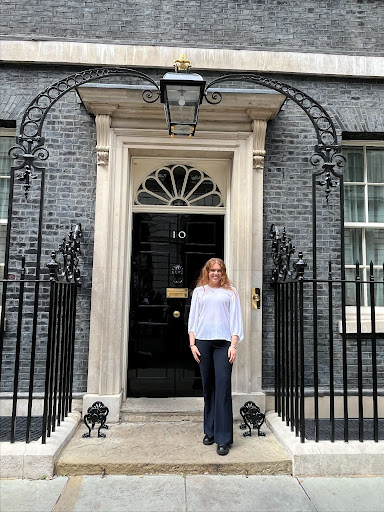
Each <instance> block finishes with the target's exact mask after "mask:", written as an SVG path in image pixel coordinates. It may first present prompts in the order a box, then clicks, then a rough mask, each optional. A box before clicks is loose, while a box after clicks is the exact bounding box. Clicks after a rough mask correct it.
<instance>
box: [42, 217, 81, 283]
mask: <svg viewBox="0 0 384 512" xmlns="http://www.w3.org/2000/svg"><path fill="white" fill-rule="evenodd" d="M82 234H83V232H82V229H81V224H76V226H75V229H72V227H71V229H70V231H69V233H68V239H67V237H64V238H63V242H62V243H61V244H60V245H59V250H58V251H52V253H51V261H50V262H49V263H48V264H47V267H48V269H49V274H50V280H51V281H67V282H68V283H71V282H75V283H76V284H77V285H78V286H80V285H81V278H80V270H79V268H78V264H79V255H80V254H81V250H80V238H81V237H82ZM57 252H58V253H59V254H61V256H62V260H63V263H62V264H61V263H59V262H58V261H57V259H56V258H57Z"/></svg>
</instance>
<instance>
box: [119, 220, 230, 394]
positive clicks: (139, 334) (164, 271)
mask: <svg viewBox="0 0 384 512" xmlns="http://www.w3.org/2000/svg"><path fill="white" fill-rule="evenodd" d="M223 234H224V217H223V216H220V215H177V214H150V213H135V214H134V215H133V243H132V279H131V310H130V333H129V344H128V354H129V355H128V396H148V397H166V396H201V395H202V387H201V379H200V371H199V367H198V364H197V363H196V362H195V361H194V359H193V358H192V356H191V352H190V348H189V342H188V333H187V322H188V315H189V309H190V297H191V292H192V291H193V289H194V287H195V284H196V281H197V278H198V276H199V272H200V269H201V267H202V266H203V264H204V263H205V262H206V261H207V260H208V259H209V258H212V257H214V256H216V257H220V258H222V257H223V247H224V244H223ZM167 288H187V289H188V290H189V293H188V298H167V293H166V291H167Z"/></svg>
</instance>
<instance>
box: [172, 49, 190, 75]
mask: <svg viewBox="0 0 384 512" xmlns="http://www.w3.org/2000/svg"><path fill="white" fill-rule="evenodd" d="M173 67H174V68H175V72H176V73H177V72H178V71H187V72H188V71H189V70H190V69H191V67H192V64H191V61H190V60H187V59H186V58H185V55H184V54H183V53H182V54H181V55H180V58H179V59H177V60H174V61H173Z"/></svg>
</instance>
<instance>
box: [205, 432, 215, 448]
mask: <svg viewBox="0 0 384 512" xmlns="http://www.w3.org/2000/svg"><path fill="white" fill-rule="evenodd" d="M214 442H215V440H214V438H213V436H207V434H205V436H204V439H203V444H205V446H210V445H211V444H213V443H214Z"/></svg>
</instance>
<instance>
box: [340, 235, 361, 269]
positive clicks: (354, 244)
mask: <svg viewBox="0 0 384 512" xmlns="http://www.w3.org/2000/svg"><path fill="white" fill-rule="evenodd" d="M344 245H345V264H346V265H354V264H355V263H356V261H358V262H359V263H362V261H363V257H362V254H363V253H362V245H361V229H345V231H344Z"/></svg>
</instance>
